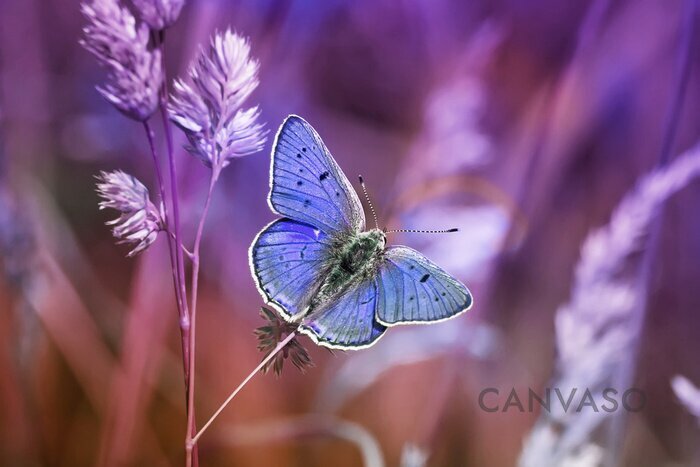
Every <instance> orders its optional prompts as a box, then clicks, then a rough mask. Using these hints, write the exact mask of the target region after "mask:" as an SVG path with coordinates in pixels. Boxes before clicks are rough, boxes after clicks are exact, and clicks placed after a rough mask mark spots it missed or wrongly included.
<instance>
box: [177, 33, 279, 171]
mask: <svg viewBox="0 0 700 467" xmlns="http://www.w3.org/2000/svg"><path fill="white" fill-rule="evenodd" d="M257 73H258V62H257V61H256V60H254V59H252V58H251V57H250V44H249V43H248V41H247V40H246V39H245V38H243V37H241V36H239V35H237V34H234V33H233V32H231V31H230V30H227V31H226V32H224V33H223V34H221V33H217V34H215V35H214V37H213V38H212V40H211V44H210V47H209V49H207V50H200V53H199V56H198V57H197V58H196V59H195V61H194V63H193V64H192V66H191V67H190V69H189V72H188V76H189V82H185V81H183V80H177V81H175V84H174V92H173V96H172V102H171V103H170V105H169V109H168V110H169V112H170V119H171V120H172V121H173V122H174V123H175V124H176V125H178V126H179V127H180V128H181V129H182V130H183V131H184V132H185V134H186V135H187V138H188V140H189V146H188V148H187V150H188V151H189V152H190V153H191V154H193V155H194V156H195V157H197V158H199V159H200V160H201V161H202V162H203V163H204V164H205V165H206V166H208V167H217V168H219V169H220V168H223V167H225V166H226V165H228V163H229V161H230V160H231V159H232V158H234V157H241V156H246V155H248V154H252V153H254V152H257V151H259V150H260V149H262V147H263V145H264V144H265V139H266V134H267V132H266V131H265V130H264V129H263V125H262V124H260V123H258V122H257V121H258V117H259V115H260V111H259V110H258V108H257V107H252V108H249V109H246V110H244V109H242V108H241V106H242V105H243V102H244V101H245V100H246V99H247V98H248V96H250V94H251V93H252V92H253V90H254V89H255V88H256V87H257V86H258V78H257Z"/></svg>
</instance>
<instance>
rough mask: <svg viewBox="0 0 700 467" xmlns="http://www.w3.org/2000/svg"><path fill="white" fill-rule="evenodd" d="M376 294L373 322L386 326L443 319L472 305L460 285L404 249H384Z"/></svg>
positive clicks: (410, 251) (409, 250) (398, 247)
mask: <svg viewBox="0 0 700 467" xmlns="http://www.w3.org/2000/svg"><path fill="white" fill-rule="evenodd" d="M377 292H378V296H377V309H376V311H377V319H378V321H379V322H381V323H382V324H384V325H387V326H392V325H396V324H409V323H427V322H436V321H441V320H445V319H448V318H452V317H453V316H456V315H457V314H459V313H461V312H463V311H466V310H468V309H469V307H470V306H471V304H472V296H471V293H470V292H469V290H468V289H467V288H466V287H465V286H464V285H463V284H462V283H461V282H459V281H457V280H456V279H454V278H453V277H452V276H450V275H449V274H447V273H446V272H445V271H443V270H442V269H441V268H440V267H438V266H437V265H435V264H433V263H432V262H431V261H430V260H428V259H427V258H426V257H425V256H423V255H422V254H420V253H418V252H417V251H415V250H413V249H412V248H408V247H405V246H393V247H389V248H387V249H386V250H385V252H384V261H383V262H382V263H381V265H380V266H379V270H378V275H377Z"/></svg>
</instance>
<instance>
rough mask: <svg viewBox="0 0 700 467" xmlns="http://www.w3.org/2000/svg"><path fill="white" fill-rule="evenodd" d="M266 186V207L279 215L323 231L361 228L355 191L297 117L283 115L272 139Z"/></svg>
mask: <svg viewBox="0 0 700 467" xmlns="http://www.w3.org/2000/svg"><path fill="white" fill-rule="evenodd" d="M270 184H271V187H270V197H269V203H270V207H271V208H272V210H273V211H275V212H276V213H278V214H281V215H283V216H287V217H289V218H291V219H294V220H297V221H300V222H304V223H307V224H311V225H315V226H317V227H318V228H320V229H321V230H323V231H324V232H325V233H327V234H333V233H337V232H348V231H361V230H363V229H364V226H365V219H364V212H363V210H362V205H361V204H360V200H359V198H358V197H357V194H356V193H355V190H353V188H352V186H351V185H350V182H349V181H348V179H347V177H346V176H345V175H344V174H343V172H342V171H341V170H340V168H339V167H338V165H337V164H336V162H335V161H334V160H333V157H332V156H331V154H330V152H329V151H328V149H327V148H326V146H325V145H324V144H323V141H322V140H321V137H320V136H319V135H318V133H316V131H315V130H314V129H313V128H312V127H311V125H309V124H308V123H307V122H306V121H305V120H304V119H302V118H300V117H297V116H296V115H291V116H289V117H287V119H286V120H285V121H284V123H283V124H282V126H281V127H280V130H279V132H278V133H277V137H276V138H275V144H274V149H273V154H272V168H271V174H270Z"/></svg>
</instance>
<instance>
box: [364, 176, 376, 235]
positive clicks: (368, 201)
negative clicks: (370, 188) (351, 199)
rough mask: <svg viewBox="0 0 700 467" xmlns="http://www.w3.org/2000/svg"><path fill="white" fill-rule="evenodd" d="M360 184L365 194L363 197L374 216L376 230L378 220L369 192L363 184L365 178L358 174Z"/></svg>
mask: <svg viewBox="0 0 700 467" xmlns="http://www.w3.org/2000/svg"><path fill="white" fill-rule="evenodd" d="M360 185H361V186H362V192H363V193H364V194H365V199H366V200H367V204H368V205H369V209H370V211H372V217H374V225H375V226H376V227H377V230H379V221H378V220H377V212H376V211H375V210H374V206H372V201H371V200H370V199H369V194H368V193H367V187H366V186H365V180H364V179H363V178H362V175H360Z"/></svg>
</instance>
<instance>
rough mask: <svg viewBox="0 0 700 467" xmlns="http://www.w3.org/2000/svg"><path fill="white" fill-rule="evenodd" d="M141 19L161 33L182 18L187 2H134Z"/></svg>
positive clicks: (151, 0)
mask: <svg viewBox="0 0 700 467" xmlns="http://www.w3.org/2000/svg"><path fill="white" fill-rule="evenodd" d="M132 1H133V3H134V6H135V7H136V8H137V9H138V10H139V13H140V14H141V19H143V21H144V22H146V23H147V24H148V25H149V26H150V27H151V29H153V30H155V31H159V30H161V29H165V28H167V27H169V26H171V25H172V24H173V23H174V22H175V21H176V20H177V18H178V16H180V11H181V10H182V7H183V5H184V4H185V0H132Z"/></svg>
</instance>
